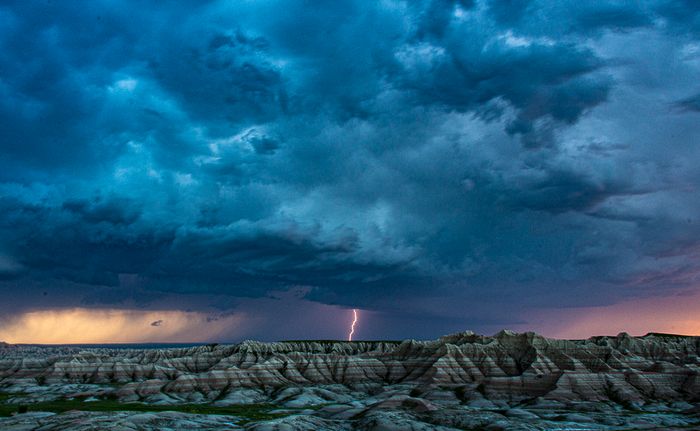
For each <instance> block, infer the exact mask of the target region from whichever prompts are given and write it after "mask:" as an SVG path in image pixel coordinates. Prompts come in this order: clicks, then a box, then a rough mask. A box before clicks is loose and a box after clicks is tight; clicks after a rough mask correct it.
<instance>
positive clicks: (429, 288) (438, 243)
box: [0, 0, 700, 336]
mask: <svg viewBox="0 0 700 431" xmlns="http://www.w3.org/2000/svg"><path fill="white" fill-rule="evenodd" d="M680 3H683V2H665V1H655V2H644V3H639V2H618V1H606V2H591V3H587V4H586V5H581V4H580V2H573V1H572V2H568V1H567V2H556V4H552V2H544V1H535V0H533V1H523V0H517V1H509V2H488V1H445V0H426V1H422V2H403V1H393V0H391V1H383V2H376V3H368V2H352V1H349V2H330V3H325V4H311V3H309V2H304V1H269V2H243V3H241V2H234V3H231V2H223V1H214V2H206V3H205V2H177V3H168V4H163V3H158V4H156V3H151V2H146V3H143V2H138V3H131V2H124V3H121V4H119V5H114V4H112V3H107V2H103V1H94V2H90V3H89V4H82V5H78V4H67V3H65V2H56V3H45V2H42V3H36V2H6V3H4V5H3V6H1V7H0V71H1V72H0V76H1V78H0V96H1V97H0V291H2V292H4V293H3V294H4V295H6V296H9V297H14V298H15V299H13V300H11V301H8V302H7V304H8V305H7V307H8V309H7V310H5V309H2V308H0V310H2V311H3V312H9V311H10V310H9V308H10V307H18V306H19V307H23V308H26V309H31V307H32V305H31V304H32V301H33V299H32V295H33V294H36V295H37V296H38V295H42V294H44V293H45V292H48V294H47V295H45V296H46V297H47V298H48V299H47V301H52V300H53V299H52V292H66V291H70V292H71V295H70V298H71V299H70V300H67V299H66V298H65V297H63V298H62V299H61V300H60V301H57V302H56V303H55V305H56V306H59V305H61V306H67V305H70V304H68V303H72V306H92V307H118V306H120V305H123V304H125V303H129V304H131V305H133V304H134V303H135V304H137V305H138V306H139V307H145V308H148V307H155V308H154V309H156V308H159V307H160V308H162V304H160V302H163V301H166V302H167V303H168V306H169V307H171V308H179V309H181V310H185V311H187V310H190V309H191V308H192V307H195V308H207V307H213V308H217V309H222V308H230V309H237V310H241V311H242V312H245V311H246V310H245V309H242V308H241V307H245V305H244V304H246V303H247V302H246V301H250V300H255V299H256V298H268V297H269V295H270V292H275V291H285V290H290V289H298V288H300V287H301V288H302V290H303V292H304V293H303V299H304V300H305V301H313V302H319V303H322V304H332V305H338V306H341V307H350V308H353V307H354V308H362V309H364V310H371V311H372V312H375V313H377V315H382V313H383V315H385V316H389V317H386V319H388V320H387V321H389V320H391V319H394V320H393V321H394V322H405V321H407V320H411V319H428V320H429V323H426V325H427V326H426V328H427V329H425V330H424V332H423V333H424V334H432V333H434V334H435V335H438V334H440V333H441V332H445V331H447V330H452V329H455V328H458V327H460V326H462V327H463V326H466V325H468V326H470V327H471V328H474V329H476V330H479V329H481V328H486V327H488V328H490V327H492V326H493V325H496V324H499V322H502V323H503V325H507V324H509V323H514V322H518V323H523V324H527V322H528V320H527V317H526V316H527V315H528V310H531V309H535V308H548V307H551V308H562V307H574V306H598V305H601V304H607V303H616V302H620V301H626V300H636V299H638V298H647V297H650V296H654V295H660V296H667V295H675V294H677V293H679V292H680V293H682V292H689V291H695V289H696V286H697V281H698V280H697V278H698V274H700V263H699V262H700V260H699V259H698V257H699V256H698V254H699V253H700V220H699V219H698V217H697V214H700V197H699V196H700V194H698V190H697V186H698V184H700V170H699V169H698V166H700V163H699V162H700V147H698V145H697V144H698V142H699V139H700V98H699V97H698V94H700V85H699V84H698V81H697V76H698V73H699V72H700V26H699V25H698V23H700V8H698V7H697V6H694V5H693V3H692V2H687V4H686V5H685V6H684V7H682V8H681V7H680V6H679V4H680ZM20 291H21V292H22V293H21V295H20V294H19V292H20ZM61 295H65V293H62V294H61ZM168 298H170V299H168ZM183 298H190V299H183ZM222 298H224V299H222ZM225 298H228V299H225ZM130 301H131V302H130ZM59 302H60V304H59ZM49 304H50V303H49ZM193 304H196V305H193ZM156 305H157V307H156ZM44 306H46V303H45V304H44ZM470 309H471V310H473V311H472V312H467V311H465V310H470ZM476 309H478V311H476ZM289 312H290V313H291V312H293V311H289ZM513 316H516V317H515V318H514V317H513ZM154 323H155V322H154ZM311 329H312V328H310V330H311ZM374 331H375V333H373V334H367V335H373V336H382V335H383V334H386V333H389V332H387V331H388V330H385V329H383V328H381V327H377V328H375V329H374ZM391 333H392V334H397V335H402V334H400V333H398V332H396V331H394V332H391ZM403 335H406V336H410V335H411V334H403Z"/></svg>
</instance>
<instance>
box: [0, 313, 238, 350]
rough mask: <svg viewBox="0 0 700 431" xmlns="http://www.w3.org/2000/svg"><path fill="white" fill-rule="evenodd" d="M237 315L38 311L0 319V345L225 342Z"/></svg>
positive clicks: (234, 328) (236, 320) (232, 330)
mask: <svg viewBox="0 0 700 431" xmlns="http://www.w3.org/2000/svg"><path fill="white" fill-rule="evenodd" d="M243 320H244V319H243V316H242V315H241V314H232V315H226V316H222V317H217V318H216V319H212V318H211V317H210V315H208V314H206V313H201V312H186V311H177V310H121V309H87V308H72V309H60V310H38V311H30V312H27V313H23V314H19V315H17V316H13V317H11V318H9V319H3V320H0V340H2V341H5V342H8V343H27V344H92V343H146V342H154V343H157V342H161V343H167V342H206V341H211V340H216V339H218V337H219V336H220V335H222V334H226V336H227V338H230V336H231V335H232V334H233V335H235V333H236V332H237V331H236V330H237V329H239V328H240V326H241V323H242V322H243Z"/></svg>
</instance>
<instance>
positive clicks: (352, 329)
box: [348, 308, 357, 341]
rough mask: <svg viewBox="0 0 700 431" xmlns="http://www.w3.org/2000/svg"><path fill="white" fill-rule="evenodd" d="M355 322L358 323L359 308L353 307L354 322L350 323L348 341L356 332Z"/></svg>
mask: <svg viewBox="0 0 700 431" xmlns="http://www.w3.org/2000/svg"><path fill="white" fill-rule="evenodd" d="M355 323H357V310H355V309H354V308H353V309H352V324H351V325H350V333H349V334H348V341H352V334H354V333H355Z"/></svg>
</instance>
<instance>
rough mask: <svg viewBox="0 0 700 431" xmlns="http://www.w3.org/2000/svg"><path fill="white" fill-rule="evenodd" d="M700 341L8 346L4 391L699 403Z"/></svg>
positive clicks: (1, 378) (531, 336)
mask: <svg viewBox="0 0 700 431" xmlns="http://www.w3.org/2000/svg"><path fill="white" fill-rule="evenodd" d="M699 352H700V337H686V336H675V335H665V334H648V335H646V336H643V337H632V336H629V335H627V334H625V333H622V334H620V335H618V336H615V337H592V338H589V339H587V340H556V339H549V338H545V337H542V336H539V335H537V334H535V333H532V332H528V333H521V334H518V333H513V332H510V331H502V332H500V333H498V334H496V335H495V336H493V337H489V336H482V335H477V334H474V333H472V332H464V333H458V334H453V335H448V336H445V337H441V338H440V339H438V340H432V341H415V340H406V341H403V342H400V343H398V342H381V341H378V342H313V341H299V342H276V343H262V342H256V341H244V342H242V343H240V344H235V345H210V346H197V347H190V348H174V349H106V348H90V349H84V348H71V347H30V346H6V347H4V348H0V386H2V385H11V384H12V382H19V381H23V380H24V381H26V379H36V380H37V381H38V382H41V384H52V383H95V384H110V385H112V386H118V387H119V388H120V389H119V390H118V394H119V396H120V397H132V396H134V395H136V396H138V397H142V398H145V397H148V396H149V395H152V394H157V393H165V394H174V395H178V394H191V393H197V392H198V393H201V394H203V395H204V396H207V397H209V398H211V394H216V396H221V394H225V393H226V392H228V391H232V390H234V389H236V390H237V389H241V388H255V389H260V390H263V391H271V390H276V389H279V388H283V387H289V386H318V385H337V384H340V385H345V386H347V387H349V388H352V389H353V390H361V391H362V390H365V391H372V390H373V388H376V387H377V386H386V385H395V384H408V385H415V386H417V387H419V386H420V387H426V386H428V387H429V386H439V387H449V388H453V389H455V390H456V391H458V392H460V391H461V393H470V392H471V393H474V392H479V393H481V394H482V395H483V396H484V397H486V398H489V399H502V400H512V401H517V400H526V399H529V398H535V397H542V398H545V399H556V400H567V401H615V402H646V401H650V400H663V401H672V400H685V401H691V402H692V401H698V399H700V378H699V377H698V374H699V371H700V360H699V359H698V357H699Z"/></svg>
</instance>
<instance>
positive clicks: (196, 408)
mask: <svg viewBox="0 0 700 431" xmlns="http://www.w3.org/2000/svg"><path fill="white" fill-rule="evenodd" d="M12 396H15V394H2V393H0V416H10V415H12V414H14V413H18V412H20V411H24V409H25V408H26V411H29V412H53V413H63V412H67V411H70V410H80V411H84V412H120V411H130V412H165V411H175V412H182V413H192V414H206V415H230V416H238V417H240V418H241V421H240V422H241V423H247V422H251V421H260V420H269V419H275V418H279V417H282V416H286V415H285V414H279V413H270V411H271V410H274V409H277V408H279V407H278V406H276V405H274V404H251V405H235V406H227V407H217V406H212V405H209V404H177V405H169V406H160V405H151V404H143V403H121V402H119V401H116V400H110V399H103V400H98V401H87V402H86V401H83V399H77V398H76V399H60V400H56V401H43V402H38V403H22V404H9V403H7V402H5V400H7V399H8V398H10V397H12Z"/></svg>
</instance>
